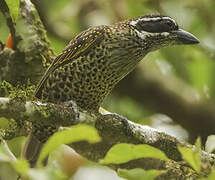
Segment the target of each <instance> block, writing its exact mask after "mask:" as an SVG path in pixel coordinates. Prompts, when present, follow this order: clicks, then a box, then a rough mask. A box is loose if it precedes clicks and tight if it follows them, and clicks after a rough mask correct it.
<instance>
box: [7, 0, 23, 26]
mask: <svg viewBox="0 0 215 180" xmlns="http://www.w3.org/2000/svg"><path fill="white" fill-rule="evenodd" d="M19 1H20V0H5V2H6V3H7V6H8V8H9V10H10V15H11V18H12V20H13V22H14V23H15V22H16V20H17V18H18V15H19Z"/></svg>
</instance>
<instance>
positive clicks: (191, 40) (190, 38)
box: [172, 29, 200, 44]
mask: <svg viewBox="0 0 215 180" xmlns="http://www.w3.org/2000/svg"><path fill="white" fill-rule="evenodd" d="M172 33H173V34H174V36H176V38H177V41H179V43H180V44H198V43H199V42H200V41H199V40H198V39H197V38H196V37H195V36H194V35H192V34H191V33H189V32H187V31H184V30H182V29H179V30H176V31H173V32H172Z"/></svg>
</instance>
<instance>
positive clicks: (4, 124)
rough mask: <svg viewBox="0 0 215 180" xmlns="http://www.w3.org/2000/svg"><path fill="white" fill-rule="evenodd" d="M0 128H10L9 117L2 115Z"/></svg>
mask: <svg viewBox="0 0 215 180" xmlns="http://www.w3.org/2000/svg"><path fill="white" fill-rule="evenodd" d="M0 128H1V129H6V128H8V119H7V118H5V117H0Z"/></svg>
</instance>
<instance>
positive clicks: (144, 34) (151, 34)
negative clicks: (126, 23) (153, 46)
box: [135, 29, 169, 40]
mask: <svg viewBox="0 0 215 180" xmlns="http://www.w3.org/2000/svg"><path fill="white" fill-rule="evenodd" d="M135 32H136V33H137V35H138V37H139V38H141V39H143V40H145V39H146V38H147V37H149V36H157V35H161V36H164V37H167V36H169V33H168V32H162V33H150V32H146V31H141V32H140V31H138V30H136V29H135Z"/></svg>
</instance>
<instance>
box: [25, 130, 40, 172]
mask: <svg viewBox="0 0 215 180" xmlns="http://www.w3.org/2000/svg"><path fill="white" fill-rule="evenodd" d="M43 144H44V143H43V142H40V141H39V140H38V139H36V138H35V137H34V136H33V134H32V132H31V133H30V134H29V135H28V137H27V140H26V142H25V145H24V148H23V150H22V156H23V157H24V158H26V159H27V160H28V162H29V163H30V166H31V167H32V168H33V167H35V166H36V162H37V159H38V157H39V154H40V151H41V148H42V147H43Z"/></svg>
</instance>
